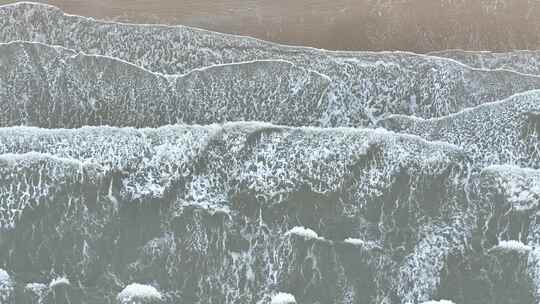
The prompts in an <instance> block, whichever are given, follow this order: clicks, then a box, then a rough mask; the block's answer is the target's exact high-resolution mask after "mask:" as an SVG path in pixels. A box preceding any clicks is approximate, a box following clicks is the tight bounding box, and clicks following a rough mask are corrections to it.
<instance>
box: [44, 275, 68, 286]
mask: <svg viewBox="0 0 540 304" xmlns="http://www.w3.org/2000/svg"><path fill="white" fill-rule="evenodd" d="M70 284H71V283H70V282H69V280H68V278H66V277H58V278H56V279H54V280H52V281H51V282H50V283H49V288H55V287H58V286H66V285H70Z"/></svg>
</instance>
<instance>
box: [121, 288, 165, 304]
mask: <svg viewBox="0 0 540 304" xmlns="http://www.w3.org/2000/svg"><path fill="white" fill-rule="evenodd" d="M116 299H117V300H118V301H119V302H120V303H131V301H134V300H145V301H156V300H161V299H162V295H161V293H160V292H159V291H158V290H157V289H156V288H155V287H153V286H150V285H144V284H138V283H133V284H130V285H128V286H126V288H124V289H123V290H122V291H121V292H120V293H119V294H118V296H117V297H116Z"/></svg>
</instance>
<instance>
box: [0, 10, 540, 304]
mask: <svg viewBox="0 0 540 304" xmlns="http://www.w3.org/2000/svg"><path fill="white" fill-rule="evenodd" d="M0 42H1V43H0V101H1V103H0V107H1V113H2V115H1V116H0V303H8V304H12V303H16V304H19V303H22V304H26V303H38V304H45V303H72V304H74V303H80V304H94V303H120V304H128V303H171V304H172V303H200V304H206V303H227V304H229V303H231V304H232V303H238V304H240V303H259V304H270V303H271V304H287V303H289V304H290V303H314V304H315V303H319V304H326V303H328V304H334V303H335V304H338V303H351V304H352V303H355V304H364V303H365V304H369V303H384V304H394V303H396V304H397V303H403V304H406V303H424V302H426V303H441V304H443V303H449V302H447V301H452V302H453V303H456V304H461V303H462V304H491V303H501V304H503V303H504V304H508V303H516V304H518V303H520V304H521V303H523V304H527V303H531V304H532V303H538V302H539V301H540V249H539V248H538V246H540V239H539V237H540V229H539V226H538V225H537V212H538V208H539V203H540V116H539V115H540V91H539V90H536V89H540V76H539V74H540V73H539V71H538V65H537V64H536V63H537V62H539V61H538V60H539V56H540V55H539V53H538V52H533V51H531V52H522V51H520V52H517V51H516V52H510V53H497V54H496V55H495V54H492V53H485V52H478V53H472V52H462V51H446V52H441V53H436V54H430V55H417V54H413V53H405V52H330V51H323V50H316V49H310V48H302V47H288V46H281V45H277V44H272V43H268V42H264V41H260V40H255V39H252V38H248V37H240V36H230V35H225V34H219V33H213V32H208V31H203V30H198V29H194V28H188V27H182V26H174V27H173V26H157V25H155V26H150V25H134V24H120V23H114V22H102V21H96V20H94V19H87V18H83V17H79V16H72V15H65V14H64V13H63V12H61V11H60V10H59V9H57V8H54V7H51V6H45V5H40V4H32V3H21V4H13V5H8V6H2V7H0ZM447 57H448V58H447ZM428 301H435V302H428ZM437 301H440V302H437Z"/></svg>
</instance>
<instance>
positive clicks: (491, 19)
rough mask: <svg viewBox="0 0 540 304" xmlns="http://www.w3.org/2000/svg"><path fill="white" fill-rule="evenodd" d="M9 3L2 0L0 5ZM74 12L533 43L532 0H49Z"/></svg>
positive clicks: (330, 36) (467, 43)
mask: <svg viewBox="0 0 540 304" xmlns="http://www.w3.org/2000/svg"><path fill="white" fill-rule="evenodd" d="M10 2H13V1H11V0H0V4H4V3H10ZM39 2H47V3H50V4H53V5H56V6H59V7H60V8H62V9H64V10H65V11H67V12H69V13H73V14H80V15H86V16H94V17H98V18H104V19H114V20H123V21H131V22H148V23H169V24H185V25H191V26H197V27H202V28H205V29H211V30H217V31H221V32H227V33H234V34H242V35H249V36H254V37H257V38H261V39H266V40H271V41H276V42H281V43H286V44H295V45H309V46H314V47H320V48H327V49H348V50H352V49H357V50H380V49H400V50H410V51H417V52H425V51H432V50H441V49H453V48H463V49H475V50H478V49H490V50H508V49H538V48H540V18H539V17H538V16H540V2H539V1H530V0H512V1H510V0H504V1H500V0H486V1H477V0H461V1H452V0H436V1H433V0H415V1H412V0H401V1H392V0H334V1H327V0H221V1H220V0H211V1H208V0H159V1H155V0H107V1H105V0H95V1H87V0H50V1H39Z"/></svg>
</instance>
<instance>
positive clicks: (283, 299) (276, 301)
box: [270, 292, 296, 304]
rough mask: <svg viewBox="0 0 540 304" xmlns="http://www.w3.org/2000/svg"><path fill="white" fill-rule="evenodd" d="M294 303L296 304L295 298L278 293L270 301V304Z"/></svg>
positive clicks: (288, 294)
mask: <svg viewBox="0 0 540 304" xmlns="http://www.w3.org/2000/svg"><path fill="white" fill-rule="evenodd" d="M295 303H296V298H295V297H294V296H293V295H292V294H290V293H285V292H279V293H277V294H275V295H274V296H273V297H272V301H271V302H270V304H295Z"/></svg>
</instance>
